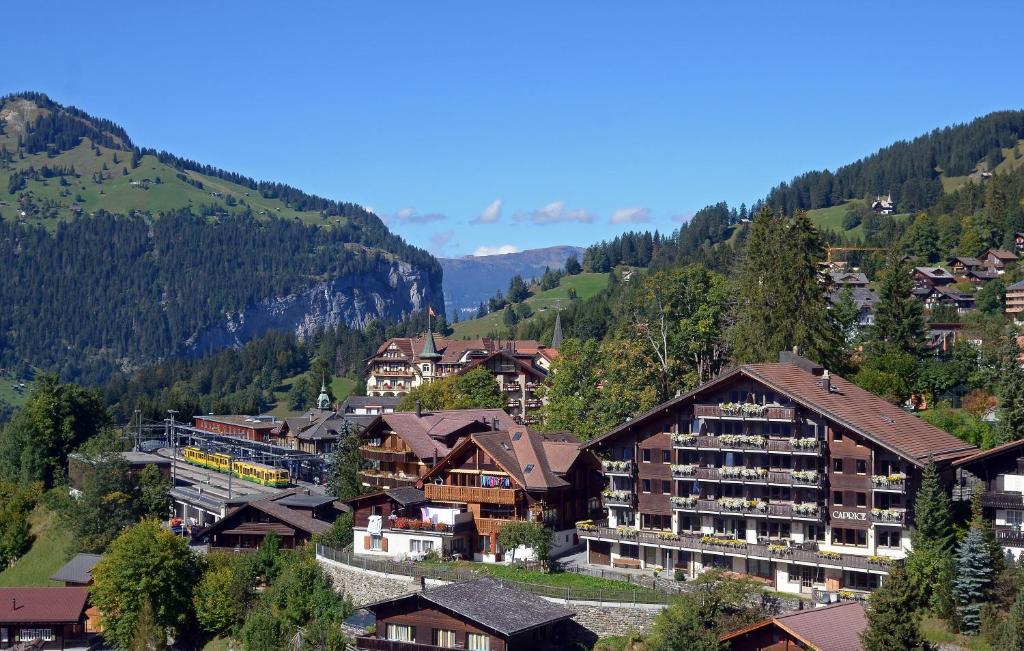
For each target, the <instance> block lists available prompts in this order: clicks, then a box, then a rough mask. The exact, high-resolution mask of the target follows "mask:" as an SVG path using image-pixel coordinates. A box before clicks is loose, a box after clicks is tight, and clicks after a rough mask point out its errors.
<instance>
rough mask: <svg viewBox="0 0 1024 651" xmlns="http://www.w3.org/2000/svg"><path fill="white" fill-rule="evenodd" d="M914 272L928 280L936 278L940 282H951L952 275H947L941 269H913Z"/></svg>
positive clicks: (947, 273)
mask: <svg viewBox="0 0 1024 651" xmlns="http://www.w3.org/2000/svg"><path fill="white" fill-rule="evenodd" d="M914 271H916V272H918V273H921V274H924V275H925V276H928V277H929V278H938V279H942V280H953V274H951V273H949V272H948V271H946V270H945V269H943V268H942V267H914Z"/></svg>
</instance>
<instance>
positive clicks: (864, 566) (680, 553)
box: [579, 352, 976, 596]
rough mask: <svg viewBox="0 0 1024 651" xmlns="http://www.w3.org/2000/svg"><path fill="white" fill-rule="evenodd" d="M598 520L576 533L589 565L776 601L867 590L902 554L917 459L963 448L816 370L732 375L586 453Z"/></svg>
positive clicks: (745, 368)
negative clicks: (708, 575)
mask: <svg viewBox="0 0 1024 651" xmlns="http://www.w3.org/2000/svg"><path fill="white" fill-rule="evenodd" d="M585 447H586V448H587V449H590V450H593V451H594V452H596V453H598V454H599V455H600V456H602V457H603V458H604V461H603V462H602V464H603V468H604V474H605V476H606V478H607V481H608V486H607V489H606V490H605V493H604V495H605V506H606V509H607V518H606V520H605V521H603V522H594V523H588V522H583V523H580V526H579V535H580V537H581V539H583V540H585V541H586V544H587V550H588V560H589V562H590V563H591V564H594V565H603V566H622V567H639V568H649V567H662V568H674V569H678V570H681V571H682V572H683V573H684V574H685V575H687V576H694V575H696V574H697V573H699V572H701V571H702V570H703V569H704V568H708V567H722V568H725V569H727V570H731V571H733V572H737V573H743V574H747V575H750V576H753V577H757V578H759V579H760V580H762V581H763V582H764V583H765V584H766V585H769V586H771V587H773V588H775V589H776V590H779V591H784V592H794V593H805V594H818V595H819V596H821V595H823V594H825V595H827V594H834V593H836V592H838V591H858V590H861V591H863V590H871V589H874V588H875V587H877V586H878V585H879V582H880V579H881V577H882V576H884V575H885V574H886V573H887V569H886V568H887V567H888V565H887V564H888V562H889V561H890V560H891V559H901V558H904V557H905V556H906V554H907V552H908V551H909V549H910V528H911V521H910V519H909V517H908V511H907V509H908V507H909V505H910V504H912V503H913V499H914V495H915V493H916V491H917V487H918V485H919V483H920V475H921V470H922V468H923V467H924V465H925V464H926V463H927V462H928V460H929V459H932V460H934V461H935V463H936V464H938V466H939V468H940V471H941V472H942V473H943V477H944V481H947V482H948V483H949V484H952V482H953V472H952V469H951V466H950V464H951V463H952V462H953V461H956V460H958V459H961V458H963V457H966V456H968V455H970V454H972V453H973V452H975V451H976V448H974V447H973V446H971V445H968V444H966V443H964V442H963V441H961V440H959V439H958V438H956V437H954V436H953V435H951V434H948V433H946V432H944V431H942V430H940V429H938V428H936V427H934V426H932V425H930V424H928V423H927V422H925V421H923V420H921V419H919V418H917V417H915V416H913V415H911V414H908V413H907V412H905V411H903V410H902V409H899V408H898V407H896V406H894V405H892V404H890V403H889V402H887V401H885V400H883V399H882V398H879V397H878V396H875V395H873V394H871V393H869V392H867V391H865V390H863V389H861V388H859V387H857V386H856V385H854V384H853V383H851V382H849V381H847V380H845V379H843V378H841V377H839V376H836V375H832V374H830V373H829V371H828V370H827V369H825V368H823V367H822V366H821V365H819V364H816V363H814V362H812V361H810V360H807V359H805V358H803V357H800V356H799V355H797V354H796V353H789V352H783V353H781V354H780V361H779V362H778V363H770V364H745V365H742V366H739V367H737V368H735V369H733V370H731V371H729V372H727V373H725V374H723V375H721V376H719V377H718V378H716V379H714V380H712V381H710V382H708V383H706V384H704V385H702V386H700V387H698V388H696V389H695V390H693V391H691V392H690V393H687V394H685V395H683V396H680V397H678V398H675V399H673V400H670V401H668V402H666V403H664V404H662V405H660V406H658V407H656V408H655V409H652V410H651V411H649V412H647V413H646V414H642V415H640V416H638V417H636V418H634V419H632V420H630V421H629V422H627V423H624V424H622V425H620V426H619V427H616V428H615V429H613V430H611V431H610V432H608V433H607V434H605V435H603V436H601V437H599V438H597V439H594V440H592V441H590V442H588V443H587V444H586V446H585Z"/></svg>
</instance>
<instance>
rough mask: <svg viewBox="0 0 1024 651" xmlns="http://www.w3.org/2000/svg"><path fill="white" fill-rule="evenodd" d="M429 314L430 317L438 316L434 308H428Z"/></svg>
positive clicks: (429, 306)
mask: <svg viewBox="0 0 1024 651" xmlns="http://www.w3.org/2000/svg"><path fill="white" fill-rule="evenodd" d="M427 314H429V315H430V316H437V312H434V306H432V305H428V306H427Z"/></svg>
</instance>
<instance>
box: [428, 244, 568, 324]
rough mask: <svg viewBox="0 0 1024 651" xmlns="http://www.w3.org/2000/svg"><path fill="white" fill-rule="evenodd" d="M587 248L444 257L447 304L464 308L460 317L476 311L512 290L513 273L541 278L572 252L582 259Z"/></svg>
mask: <svg viewBox="0 0 1024 651" xmlns="http://www.w3.org/2000/svg"><path fill="white" fill-rule="evenodd" d="M583 251H584V249H582V248H580V247H578V246H549V247H547V248H543V249H529V250H526V251H520V252H518V253H503V254H501V255H480V256H466V257H464V258H441V261H440V262H441V268H442V269H443V270H444V296H445V304H446V307H447V308H448V309H449V311H450V313H451V314H455V312H457V311H460V314H459V316H460V318H465V317H466V316H467V315H471V314H476V309H477V307H478V306H479V305H480V303H486V302H487V299H489V298H490V297H492V296H494V295H495V293H497V292H498V291H499V290H500V291H502V292H504V291H506V290H507V289H508V284H509V281H510V280H512V277H513V276H515V275H520V276H522V277H523V278H524V279H530V278H539V277H540V276H541V274H543V273H544V269H545V268H547V267H550V268H551V269H561V268H562V267H564V266H565V261H566V260H567V259H568V258H569V256H571V255H575V256H576V257H577V258H582V256H583Z"/></svg>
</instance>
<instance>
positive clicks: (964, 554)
mask: <svg viewBox="0 0 1024 651" xmlns="http://www.w3.org/2000/svg"><path fill="white" fill-rule="evenodd" d="M992 576H993V574H992V556H991V554H990V553H989V549H988V547H987V545H986V544H985V536H984V535H983V534H982V532H981V530H980V529H977V528H975V527H971V530H970V531H968V532H967V537H966V538H964V540H963V542H962V543H960V549H959V551H958V553H957V571H956V578H955V579H954V580H953V596H954V598H955V599H956V611H957V619H958V621H959V624H960V630H961V631H963V632H965V633H977V632H978V629H979V628H980V627H981V608H982V606H984V605H985V603H986V602H987V601H988V590H989V587H990V586H991V585H992Z"/></svg>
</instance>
